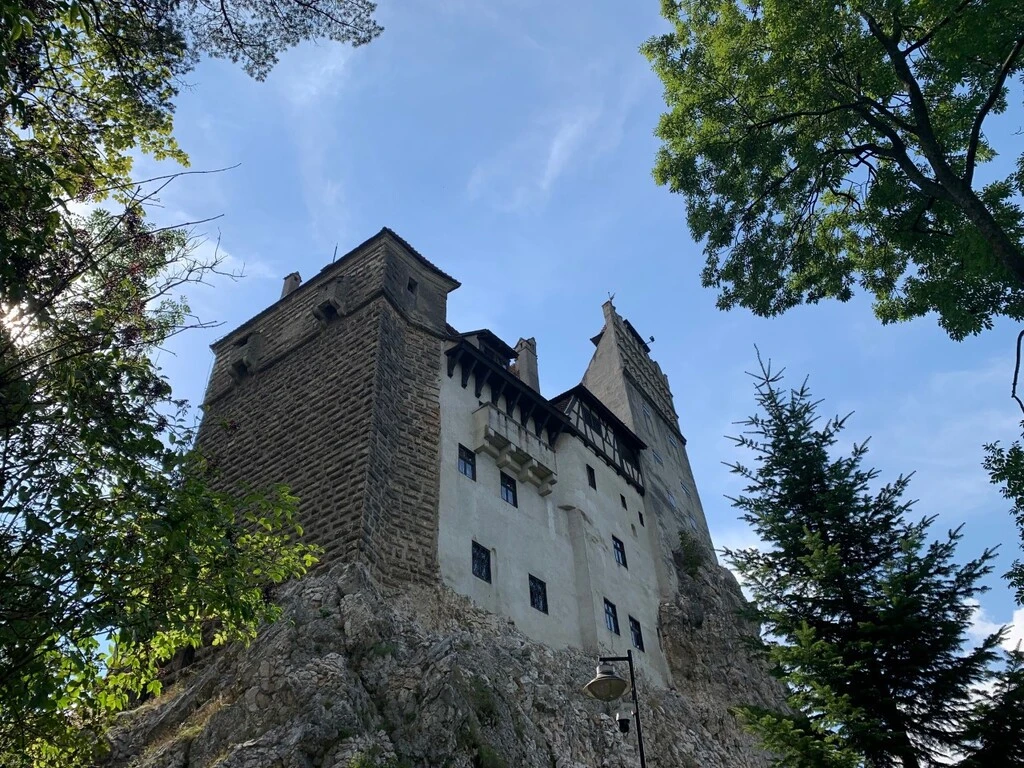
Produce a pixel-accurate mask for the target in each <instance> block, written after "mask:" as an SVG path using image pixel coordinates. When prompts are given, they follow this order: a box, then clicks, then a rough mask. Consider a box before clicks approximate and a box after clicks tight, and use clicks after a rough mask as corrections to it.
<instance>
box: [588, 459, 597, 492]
mask: <svg viewBox="0 0 1024 768" xmlns="http://www.w3.org/2000/svg"><path fill="white" fill-rule="evenodd" d="M587 484H588V485H589V486H590V487H591V488H597V475H595V474H594V468H593V467H592V466H590V465H589V464H587Z"/></svg>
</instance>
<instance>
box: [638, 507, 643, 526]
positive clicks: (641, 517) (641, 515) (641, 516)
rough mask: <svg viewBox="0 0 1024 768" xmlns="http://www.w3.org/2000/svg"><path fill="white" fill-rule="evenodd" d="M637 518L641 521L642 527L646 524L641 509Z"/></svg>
mask: <svg viewBox="0 0 1024 768" xmlns="http://www.w3.org/2000/svg"><path fill="white" fill-rule="evenodd" d="M636 516H637V517H638V518H639V519H640V525H643V524H644V513H643V512H641V511H640V510H639V509H638V510H637V511H636Z"/></svg>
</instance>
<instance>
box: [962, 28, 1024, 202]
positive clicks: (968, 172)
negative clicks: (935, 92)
mask: <svg viewBox="0 0 1024 768" xmlns="http://www.w3.org/2000/svg"><path fill="white" fill-rule="evenodd" d="M1022 49H1024V37H1020V38H1018V39H1017V42H1016V43H1015V44H1014V46H1013V50H1012V51H1010V54H1009V56H1007V57H1006V60H1005V61H1004V62H1003V66H1001V67H1000V68H999V74H998V75H996V81H995V83H994V84H993V85H992V90H991V91H989V94H988V98H987V99H985V103H984V104H982V105H981V109H979V110H978V114H977V115H976V116H975V118H974V125H972V126H971V139H970V141H969V142H968V144H967V165H966V168H965V169H964V181H965V182H966V183H967V184H968V185H970V183H971V181H972V180H973V178H974V161H975V157H976V156H977V154H978V144H979V143H980V142H981V124H982V123H983V122H984V120H985V118H986V117H987V116H988V113H989V112H990V111H991V110H992V107H994V106H995V104H996V102H997V101H998V100H999V96H1000V95H1001V94H1002V92H1003V87H1004V85H1005V84H1006V78H1007V76H1008V75H1009V74H1010V70H1011V69H1013V65H1014V62H1015V61H1016V59H1017V57H1018V56H1020V52H1021V50H1022Z"/></svg>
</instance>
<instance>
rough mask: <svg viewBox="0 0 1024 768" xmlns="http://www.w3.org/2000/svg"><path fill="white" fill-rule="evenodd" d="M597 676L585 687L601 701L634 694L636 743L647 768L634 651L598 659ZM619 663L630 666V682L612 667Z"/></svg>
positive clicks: (584, 687)
mask: <svg viewBox="0 0 1024 768" xmlns="http://www.w3.org/2000/svg"><path fill="white" fill-rule="evenodd" d="M597 661H598V665H597V676H596V677H595V678H594V679H593V680H591V681H590V682H589V683H587V684H586V685H584V686H583V690H584V691H586V693H587V694H589V695H590V696H593V697H594V698H595V699H597V700H599V701H615V700H616V699H617V698H619V697H620V696H622V694H624V693H625V692H626V689H627V688H628V689H630V691H631V692H632V694H633V714H634V716H635V717H636V742H637V744H638V745H639V747H640V768H647V758H646V757H645V756H644V732H643V729H642V728H641V726H640V702H639V701H637V697H636V674H635V673H634V671H633V651H632V650H629V651H626V655H625V656H601V657H599V658H598V660H597ZM617 661H625V662H627V663H628V664H629V682H627V681H626V680H625V679H623V678H621V677H619V676H618V674H616V672H615V667H613V666H612V664H614V663H615V662H617Z"/></svg>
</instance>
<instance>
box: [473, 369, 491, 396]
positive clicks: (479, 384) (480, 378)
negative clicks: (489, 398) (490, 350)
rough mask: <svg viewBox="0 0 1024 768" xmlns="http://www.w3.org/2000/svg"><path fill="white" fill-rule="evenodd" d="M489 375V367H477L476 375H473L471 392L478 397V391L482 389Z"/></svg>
mask: <svg viewBox="0 0 1024 768" xmlns="http://www.w3.org/2000/svg"><path fill="white" fill-rule="evenodd" d="M490 376H491V370H490V368H486V367H484V368H478V369H477V371H476V375H475V376H474V377H473V394H474V395H475V396H476V397H480V393H481V392H483V391H484V384H486V383H487V379H489V378H490Z"/></svg>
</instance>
